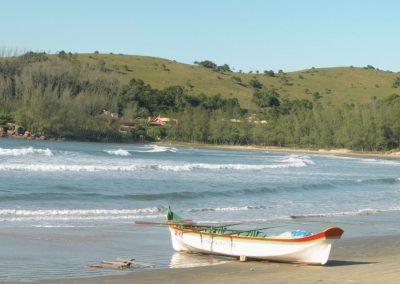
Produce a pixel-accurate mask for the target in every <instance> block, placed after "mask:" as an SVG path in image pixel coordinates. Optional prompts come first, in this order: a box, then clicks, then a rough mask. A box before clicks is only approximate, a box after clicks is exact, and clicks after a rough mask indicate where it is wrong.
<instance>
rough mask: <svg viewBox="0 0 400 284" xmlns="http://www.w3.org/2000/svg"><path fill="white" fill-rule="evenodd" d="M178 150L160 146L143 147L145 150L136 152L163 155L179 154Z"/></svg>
mask: <svg viewBox="0 0 400 284" xmlns="http://www.w3.org/2000/svg"><path fill="white" fill-rule="evenodd" d="M177 151H178V149H176V148H175V147H167V146H158V145H146V146H144V147H143V150H135V152H139V153H161V152H173V153H175V152H177Z"/></svg>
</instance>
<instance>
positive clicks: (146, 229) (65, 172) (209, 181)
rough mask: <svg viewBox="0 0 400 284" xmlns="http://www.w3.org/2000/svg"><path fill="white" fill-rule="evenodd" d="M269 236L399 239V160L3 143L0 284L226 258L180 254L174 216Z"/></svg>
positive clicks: (0, 150) (0, 151) (0, 156)
mask: <svg viewBox="0 0 400 284" xmlns="http://www.w3.org/2000/svg"><path fill="white" fill-rule="evenodd" d="M169 205H170V206H171V207H172V209H173V210H174V211H175V212H177V213H178V214H180V215H182V216H184V217H187V218H191V219H194V220H197V221H200V222H204V223H219V222H237V221H243V222H245V224H244V225H242V227H266V226H279V228H274V229H271V230H270V231H266V232H267V233H271V234H273V233H278V232H282V231H290V230H294V229H305V230H309V231H313V232H316V231H319V230H323V229H326V228H327V227H330V226H340V227H342V228H343V229H344V230H345V234H344V236H343V237H344V238H346V237H347V238H351V237H359V236H376V235H392V234H399V233H400V221H399V220H400V160H385V159H375V158H355V157H336V156H324V155H311V154H301V153H298V154H293V153H279V152H268V151H234V150H219V149H218V150H217V149H205V148H181V147H174V146H159V145H146V144H102V143H78V142H51V141H28V140H12V139H0V259H1V261H0V281H4V280H19V281H35V280H43V279H57V278H78V277H79V278H81V277H94V276H101V275H113V274H121V273H126V272H120V271H113V270H104V269H103V270H102V269H91V268H88V267H87V266H86V265H87V264H88V263H95V262H99V261H101V260H103V259H115V258H136V259H137V260H139V261H143V262H148V263H152V264H154V265H155V266H156V268H165V267H182V266H184V265H186V266H195V265H212V264H216V263H220V262H223V261H229V260H227V259H222V258H215V257H211V256H182V255H179V254H175V253H174V252H173V250H172V247H171V244H170V237H169V232H168V229H167V228H166V227H165V226H144V225H136V224H134V221H135V220H147V221H154V222H161V221H163V220H164V215H165V211H166V209H167V207H168V206H169Z"/></svg>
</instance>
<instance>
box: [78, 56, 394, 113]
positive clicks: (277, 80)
mask: <svg viewBox="0 0 400 284" xmlns="http://www.w3.org/2000/svg"><path fill="white" fill-rule="evenodd" d="M78 60H79V61H80V62H81V63H82V64H88V65H93V66H97V65H99V64H101V61H103V60H104V63H105V68H106V70H107V72H95V71H93V72H90V73H89V74H88V76H89V77H92V78H93V77H102V76H105V77H108V78H116V79H118V80H119V81H121V82H122V83H127V82H128V81H129V80H130V79H132V78H135V79H142V80H143V81H145V82H146V83H148V84H150V85H151V86H152V87H153V88H159V89H162V88H164V87H168V86H171V85H181V86H185V87H186V88H187V89H188V90H189V91H190V93H192V94H201V93H204V94H206V95H215V94H221V95H222V97H225V98H229V97H237V98H238V99H239V101H240V103H241V106H242V107H244V108H250V109H252V108H254V105H253V103H252V102H251V98H252V94H253V88H252V87H250V86H249V85H248V83H249V81H250V80H252V79H254V78H256V79H257V80H258V81H259V82H261V83H262V84H263V85H264V86H265V87H267V88H275V89H276V90H277V91H278V93H279V94H281V97H282V98H284V97H288V98H290V99H294V98H308V99H312V98H313V93H315V92H318V93H319V95H320V96H321V100H322V101H323V102H327V103H331V104H335V105H339V104H341V103H343V102H352V101H353V102H362V103H363V102H367V101H368V100H369V99H371V98H372V97H377V98H383V97H386V96H389V95H392V94H395V93H397V94H400V89H397V88H393V82H394V80H395V78H396V77H397V76H399V74H398V73H393V72H387V71H381V70H376V69H371V68H369V69H364V68H356V67H335V68H313V69H309V70H302V71H297V72H289V73H276V74H275V76H274V77H271V76H268V75H264V74H249V73H246V74H244V73H237V72H216V71H213V70H211V69H208V68H205V67H203V66H199V65H189V64H182V63H178V62H175V61H171V60H166V59H161V58H155V57H146V56H129V55H116V54H79V55H78ZM232 77H239V78H240V79H241V83H240V84H239V83H238V82H237V81H235V80H234V79H233V78H232Z"/></svg>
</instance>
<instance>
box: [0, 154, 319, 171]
mask: <svg viewBox="0 0 400 284" xmlns="http://www.w3.org/2000/svg"><path fill="white" fill-rule="evenodd" d="M117 151H119V152H118V153H116V152H113V153H112V154H113V155H124V156H126V152H127V151H126V152H125V150H121V151H120V150H117ZM127 153H128V154H129V152H127ZM313 164H314V162H313V161H312V160H311V159H309V158H307V157H289V158H285V159H282V160H280V161H278V162H277V163H274V164H267V165H256V164H208V163H181V164H147V165H146V164H130V165H129V164H122V165H105V164H103V165H102V164H97V165H93V164H89V165H74V164H45V163H40V164H2V165H0V171H34V172H67V171H69V172H101V171H114V172H116V171H119V172H132V171H141V170H154V171H172V172H184V171H193V170H248V171H249V170H250V171H260V170H265V169H281V168H291V167H296V168H297V167H306V166H308V165H313Z"/></svg>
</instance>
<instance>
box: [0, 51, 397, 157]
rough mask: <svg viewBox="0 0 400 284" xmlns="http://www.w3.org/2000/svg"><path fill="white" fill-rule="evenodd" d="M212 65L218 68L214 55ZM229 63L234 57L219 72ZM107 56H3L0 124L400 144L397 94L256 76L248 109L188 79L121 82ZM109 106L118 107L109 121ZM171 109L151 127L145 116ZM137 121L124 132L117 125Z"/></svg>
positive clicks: (115, 136)
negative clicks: (290, 86) (88, 59)
mask: <svg viewBox="0 0 400 284" xmlns="http://www.w3.org/2000/svg"><path fill="white" fill-rule="evenodd" d="M201 64H202V65H207V66H208V65H209V66H210V67H207V66H205V67H207V68H213V69H214V68H215V69H216V70H218V66H214V65H212V64H210V63H209V62H202V63H201ZM228 69H229V72H230V68H229V66H222V68H220V71H224V72H228ZM109 72H110V71H109V70H107V69H106V68H105V67H104V64H95V65H91V64H88V63H86V64H84V63H82V62H81V61H79V60H78V58H77V56H75V55H73V54H67V53H65V52H62V53H60V54H59V55H58V56H49V55H47V54H45V53H34V52H29V53H26V54H24V55H21V56H13V57H7V58H0V127H4V128H6V127H7V123H9V122H15V123H17V124H19V125H22V126H23V127H24V128H26V129H27V130H29V131H30V132H32V133H38V134H44V135H47V136H53V137H64V138H67V139H75V140H89V141H138V140H141V141H143V140H146V141H154V140H157V139H167V140H171V141H185V142H197V143H212V144H238V145H249V144H256V145H266V146H289V147H290V146H296V147H316V148H319V147H323V148H342V147H345V148H350V149H354V150H361V151H380V150H390V149H395V148H399V147H400V120H398V117H400V96H398V95H392V96H390V97H388V98H385V99H382V100H378V99H376V98H371V100H370V101H369V102H368V103H365V104H357V103H347V104H343V105H340V106H331V105H325V104H323V103H322V102H321V101H320V100H319V99H318V98H317V97H315V98H313V99H312V100H305V99H304V100H290V99H287V98H281V96H280V94H279V92H278V91H277V90H274V89H268V88H266V87H265V86H262V84H259V82H257V81H256V80H254V82H251V84H250V86H251V87H252V88H253V90H254V92H253V96H252V102H253V103H254V105H255V106H256V107H255V108H254V109H252V110H247V109H243V108H242V107H241V106H240V104H239V101H238V100H237V99H236V98H224V97H222V96H221V95H219V94H202V95H199V96H195V95H191V94H190V92H188V91H187V90H186V88H185V87H183V86H170V87H167V88H164V89H161V90H159V89H155V88H153V87H151V86H150V85H148V84H146V83H145V82H144V81H142V80H140V79H135V78H132V79H131V80H130V81H129V83H127V84H122V83H121V82H119V81H118V80H116V79H111V78H112V76H109ZM104 111H107V112H109V113H116V114H118V119H116V120H111V121H110V120H105V119H104V117H102V114H103V113H104ZM157 115H161V116H166V117H171V118H175V119H176V121H177V123H169V124H166V125H164V126H157V127H154V126H153V127H152V126H150V125H148V124H147V123H146V118H147V117H155V116H157ZM129 121H138V122H139V125H138V126H137V127H136V128H133V129H132V130H131V131H129V132H128V133H122V132H120V131H119V130H118V129H119V128H118V126H119V125H120V124H122V123H124V122H129Z"/></svg>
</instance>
